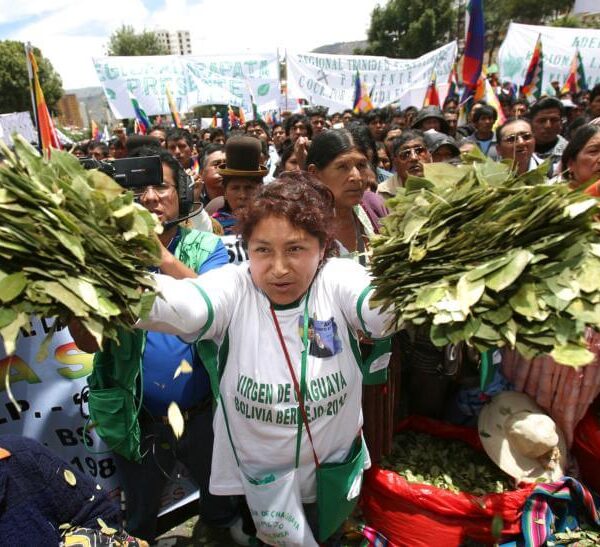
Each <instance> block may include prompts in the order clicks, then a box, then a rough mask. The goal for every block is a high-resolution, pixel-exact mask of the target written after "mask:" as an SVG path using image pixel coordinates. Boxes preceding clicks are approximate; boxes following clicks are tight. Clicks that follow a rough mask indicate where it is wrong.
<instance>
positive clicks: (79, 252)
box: [56, 231, 85, 264]
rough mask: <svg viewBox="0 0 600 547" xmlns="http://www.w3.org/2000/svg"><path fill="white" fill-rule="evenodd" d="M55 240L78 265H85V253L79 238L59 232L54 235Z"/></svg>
mask: <svg viewBox="0 0 600 547" xmlns="http://www.w3.org/2000/svg"><path fill="white" fill-rule="evenodd" d="M56 237H57V239H58V240H59V241H60V242H61V244H62V245H63V247H65V248H66V249H67V250H68V251H69V252H70V253H71V254H72V255H73V256H74V257H75V258H76V259H77V260H78V262H79V263H80V264H84V263H85V251H84V250H83V246H82V245H81V242H80V240H79V238H78V237H77V236H75V235H72V234H69V233H68V232H64V231H60V232H57V233H56Z"/></svg>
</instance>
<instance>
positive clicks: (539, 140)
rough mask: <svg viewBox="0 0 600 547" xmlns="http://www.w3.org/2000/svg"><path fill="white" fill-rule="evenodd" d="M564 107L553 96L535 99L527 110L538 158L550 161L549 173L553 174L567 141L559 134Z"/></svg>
mask: <svg viewBox="0 0 600 547" xmlns="http://www.w3.org/2000/svg"><path fill="white" fill-rule="evenodd" d="M563 114H564V108H563V105H562V103H561V102H560V101H559V100H558V99H557V98H555V97H545V98H543V99H540V100H539V101H537V102H536V103H535V104H534V105H533V106H532V107H531V108H530V110H529V115H528V117H529V120H530V123H531V129H532V130H533V136H534V138H535V153H536V155H537V157H538V158H540V159H542V160H549V161H550V171H549V175H555V174H556V169H557V168H558V164H559V162H560V158H561V156H562V153H563V151H564V149H565V148H566V146H567V144H568V141H567V140H566V139H565V138H564V137H562V136H561V134H560V132H561V131H562V117H563Z"/></svg>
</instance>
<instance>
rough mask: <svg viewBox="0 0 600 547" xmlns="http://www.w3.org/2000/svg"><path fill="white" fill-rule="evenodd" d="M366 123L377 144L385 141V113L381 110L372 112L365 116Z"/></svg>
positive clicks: (377, 109)
mask: <svg viewBox="0 0 600 547" xmlns="http://www.w3.org/2000/svg"><path fill="white" fill-rule="evenodd" d="M365 123H366V124H367V127H368V128H369V132H370V133H371V136H372V137H373V140H374V141H375V142H379V141H383V137H384V136H385V131H386V128H387V119H386V115H385V112H384V111H383V110H381V109H379V108H375V109H374V110H370V111H369V112H367V113H366V114H365Z"/></svg>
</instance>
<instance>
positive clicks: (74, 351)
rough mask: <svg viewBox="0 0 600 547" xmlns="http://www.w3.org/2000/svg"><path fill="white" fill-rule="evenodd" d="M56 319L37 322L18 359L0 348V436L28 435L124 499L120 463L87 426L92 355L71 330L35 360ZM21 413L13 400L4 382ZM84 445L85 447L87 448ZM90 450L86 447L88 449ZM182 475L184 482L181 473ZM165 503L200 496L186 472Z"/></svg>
mask: <svg viewBox="0 0 600 547" xmlns="http://www.w3.org/2000/svg"><path fill="white" fill-rule="evenodd" d="M53 323H54V320H52V319H38V318H32V320H31V332H30V333H26V332H24V331H23V332H22V334H21V336H20V337H19V339H18V340H17V349H16V352H15V353H14V355H12V356H10V357H7V356H6V354H5V352H4V349H3V346H2V344H1V343H0V378H1V379H2V381H1V382H0V391H3V392H4V394H3V396H2V399H1V401H2V402H0V435H4V434H15V435H24V436H26V437H30V438H32V439H36V440H37V441H39V442H40V443H42V444H43V445H45V446H47V447H48V448H50V449H51V450H52V451H54V452H55V453H56V454H57V455H58V456H60V457H61V458H63V459H64V460H65V461H67V462H69V463H70V464H71V465H72V466H73V467H75V468H76V469H78V470H79V471H81V472H82V473H83V474H84V475H86V476H88V477H90V478H91V479H92V480H93V481H94V482H96V483H97V484H99V485H100V486H101V487H102V488H103V489H105V490H106V491H107V492H108V493H109V495H110V497H111V498H113V499H116V500H118V499H119V498H120V492H121V488H120V486H119V469H118V463H117V461H116V460H115V458H114V455H113V454H112V452H111V451H110V450H109V449H108V448H107V446H106V445H105V444H104V442H103V441H102V440H101V439H100V438H99V437H98V436H97V435H96V433H95V432H94V431H93V429H92V430H89V429H87V430H84V426H85V424H86V421H87V416H88V414H87V394H86V391H85V390H84V388H85V386H86V385H87V380H86V378H87V376H88V375H89V374H90V373H91V371H92V359H93V356H92V355H90V354H88V353H84V352H82V351H80V350H79V349H78V348H77V346H76V345H75V343H74V342H73V339H72V337H71V335H70V334H69V330H68V329H67V328H65V327H60V328H57V329H56V332H55V333H54V335H53V336H52V340H51V342H50V345H49V347H48V357H47V358H46V359H44V360H42V361H38V360H37V359H36V355H37V352H38V350H39V347H40V344H41V343H42V340H43V339H44V337H45V336H46V334H48V332H49V331H50V329H51V328H52V325H53ZM7 374H8V375H9V381H10V385H11V391H12V393H13V395H14V397H15V399H16V401H17V402H18V404H19V406H20V407H21V411H20V412H19V410H18V409H17V408H16V407H15V405H14V404H13V403H12V402H11V401H9V398H8V397H7V394H6V389H5V380H4V379H5V377H6V375H7ZM84 441H85V444H84ZM86 445H87V447H86ZM180 473H183V475H182V476H181V478H179V474H180ZM173 476H174V477H178V478H177V479H176V480H172V481H170V482H169V483H168V484H167V486H166V487H165V490H164V491H163V496H162V499H161V514H165V513H167V512H169V511H172V510H174V509H176V508H177V507H179V506H181V505H182V504H184V503H186V502H188V501H190V500H191V499H194V497H195V498H197V497H198V494H197V491H196V488H195V487H194V485H193V483H192V482H190V481H189V480H187V479H186V478H185V471H184V470H183V468H178V469H177V470H176V471H175V472H174V473H173Z"/></svg>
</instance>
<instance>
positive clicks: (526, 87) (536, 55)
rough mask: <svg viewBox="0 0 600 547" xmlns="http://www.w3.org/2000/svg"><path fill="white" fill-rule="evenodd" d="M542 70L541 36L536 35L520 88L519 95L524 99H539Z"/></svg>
mask: <svg viewBox="0 0 600 547" xmlns="http://www.w3.org/2000/svg"><path fill="white" fill-rule="evenodd" d="M543 70H544V55H543V53H542V35H541V34H540V35H538V39H537V42H536V43H535V48H534V49H533V54H532V56H531V61H529V67H528V68H527V72H526V73H525V80H524V81H523V85H522V86H521V93H523V95H525V97H528V98H529V97H535V98H536V99H539V98H540V96H541V94H542V76H543Z"/></svg>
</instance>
